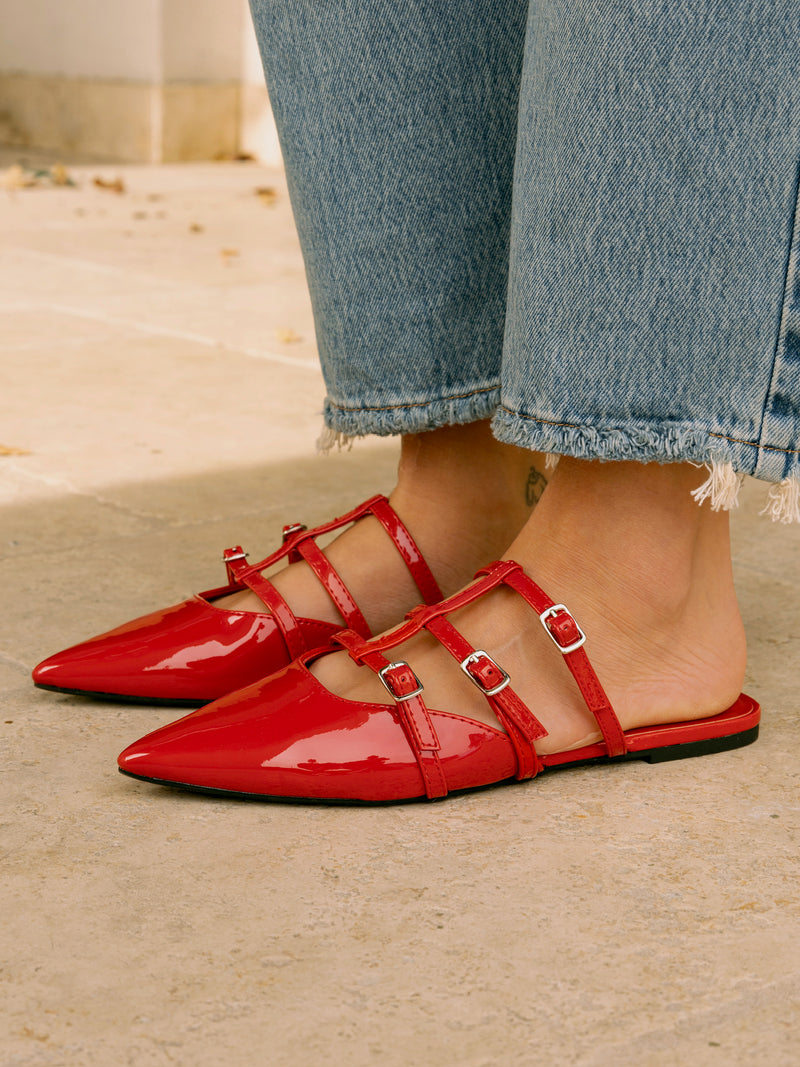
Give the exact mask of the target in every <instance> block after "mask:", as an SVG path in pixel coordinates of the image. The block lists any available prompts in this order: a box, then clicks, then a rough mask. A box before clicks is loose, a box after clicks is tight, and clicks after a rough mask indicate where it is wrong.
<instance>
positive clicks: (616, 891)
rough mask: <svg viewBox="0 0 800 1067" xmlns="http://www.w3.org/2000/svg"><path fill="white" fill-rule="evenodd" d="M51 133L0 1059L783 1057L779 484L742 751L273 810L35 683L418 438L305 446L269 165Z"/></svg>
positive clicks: (316, 514) (797, 963)
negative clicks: (449, 792)
mask: <svg viewBox="0 0 800 1067" xmlns="http://www.w3.org/2000/svg"><path fill="white" fill-rule="evenodd" d="M13 162H14V159H13V158H11V157H8V156H4V155H2V154H0V166H2V167H4V168H7V167H8V165H9V164H11V163H13ZM51 162H53V161H52V160H46V159H37V160H36V161H34V162H33V163H32V164H31V167H30V168H28V169H23V170H22V172H21V173H20V172H19V171H15V172H13V173H12V175H11V178H10V179H9V178H8V177H7V176H8V170H7V169H4V170H2V171H0V179H2V178H3V176H4V175H5V176H6V184H5V185H0V234H1V235H2V238H1V239H0V324H1V325H2V334H0V346H1V347H2V375H1V380H2V388H0V411H1V414H2V418H0V446H1V447H0V453H1V454H0V582H1V583H2V584H1V585H0V588H2V591H3V604H4V610H3V613H2V617H0V678H1V679H2V682H3V684H2V698H0V699H1V701H2V707H0V712H2V714H0V723H1V725H0V729H2V735H0V736H2V739H3V751H4V755H3V774H2V801H1V804H2V809H1V810H2V824H3V826H2V835H1V836H2V849H3V859H2V866H0V882H1V884H2V908H1V909H0V924H1V928H2V935H1V938H0V940H1V941H2V960H3V962H2V971H1V972H0V976H1V977H2V983H3V993H2V1005H3V1007H2V1016H1V1017H2V1020H3V1022H2V1026H1V1027H0V1064H2V1065H3V1067H12V1065H13V1067H61V1065H64V1067H84V1065H86V1067H95V1065H97V1067H107V1065H109V1064H130V1065H132V1067H162V1065H163V1067H167V1065H173V1064H186V1065H189V1064H191V1065H193V1067H218V1065H219V1064H221V1063H227V1064H232V1065H236V1067H238V1065H239V1064H241V1065H245V1064H246V1065H248V1067H249V1065H250V1064H253V1063H265V1064H270V1065H278V1067H283V1065H289V1064H292V1065H295V1064H301V1065H303V1064H315V1063H319V1062H325V1063H331V1064H334V1065H339V1064H342V1065H347V1067H362V1065H369V1064H381V1065H382V1067H417V1065H418V1067H433V1065H436V1067H440V1065H451V1064H452V1065H458V1067H494V1065H496V1064H507V1065H521V1067H525V1065H539V1064H542V1065H545V1064H546V1065H548V1067H549V1065H554V1064H555V1065H562V1064H563V1065H567V1064H570V1065H578V1067H627V1065H630V1067H634V1065H636V1067H674V1065H681V1067H682V1065H687V1067H688V1065H691V1067H717V1065H725V1067H731V1065H743V1067H744V1065H747V1067H762V1065H763V1067H783V1065H786V1067H789V1065H792V1067H794V1065H796V1064H797V1062H798V1052H797V1048H798V1040H799V1039H800V1013H799V1012H798V999H799V997H800V988H799V985H800V983H798V974H799V973H800V942H799V938H798V935H800V890H798V854H797V830H798V806H799V801H798V771H799V768H798V758H797V754H796V744H797V738H798V731H799V730H800V722H799V721H798V699H797V695H796V694H797V671H798V663H799V662H800V655H799V652H800V645H799V644H798V640H797V638H798V635H799V634H800V601H798V597H797V588H798V579H799V578H800V554H799V553H798V549H799V548H800V530H798V529H797V528H795V527H784V526H772V525H770V524H769V523H768V522H767V521H766V520H765V519H763V518H759V516H758V514H757V512H758V509H759V506H760V502H761V501H763V498H764V495H765V493H764V487H763V486H760V485H757V484H755V483H752V484H749V485H747V486H746V488H745V493H744V498H745V499H744V501H743V506H742V508H741V509H740V511H739V512H738V513H737V514H736V516H735V524H734V525H735V547H736V552H735V554H736V574H737V583H738V586H739V589H740V593H741V599H742V606H743V611H744V615H745V620H746V624H747V628H748V632H749V636H750V643H751V654H750V668H749V672H748V683H747V685H748V691H750V692H752V693H753V695H755V696H757V697H758V698H759V699H760V700H761V702H762V704H763V708H764V717H763V725H762V737H761V739H760V740H759V742H758V743H757V744H756V745H754V746H752V747H750V748H747V749H743V750H740V751H737V752H732V753H727V754H721V755H717V756H711V757H707V758H705V759H700V760H692V761H686V762H679V763H671V764H666V765H663V766H654V767H650V766H648V765H646V764H630V765H625V766H615V767H612V768H588V769H583V770H578V771H573V772H572V773H564V774H560V775H559V774H553V775H552V776H551V777H550V776H545V777H543V778H542V779H540V780H538V781H535V782H532V783H529V784H526V785H519V786H514V787H510V788H499V789H495V790H491V791H487V792H484V793H478V794H474V795H468V796H463V797H458V798H455V799H452V800H450V801H448V802H446V803H442V804H431V805H408V806H400V807H394V808H375V809H355V810H354V809H336V808H315V807H300V806H298V807H288V806H287V807H283V806H268V805H259V804H247V803H237V802H230V801H224V800H210V799H207V798H201V797H198V796H194V795H189V794H180V793H175V792H172V791H169V790H166V789H160V788H158V787H154V786H149V785H146V784H144V783H137V782H134V781H131V780H129V779H123V778H122V777H120V776H119V775H118V774H117V773H116V768H115V757H116V754H117V752H118V751H119V750H120V749H121V748H122V747H124V746H125V745H126V744H127V743H129V742H130V741H132V740H134V739H135V738H136V737H138V736H141V735H142V734H144V733H146V732H147V731H149V730H151V729H154V728H155V727H156V726H158V725H160V724H161V723H163V722H165V721H168V720H169V719H170V718H172V717H174V715H173V714H171V713H170V712H169V711H168V710H167V711H165V710H164V709H159V708H153V707H132V706H124V705H113V704H110V703H109V704H107V703H100V702H91V701H86V700H82V699H79V698H78V697H68V696H58V695H56V694H49V693H44V692H40V691H37V690H35V689H34V688H33V687H32V686H31V685H30V683H29V678H28V676H29V671H30V668H31V667H32V666H33V664H34V663H36V662H37V661H38V660H39V659H40V658H42V657H43V656H45V655H47V654H49V653H50V652H52V651H55V650H56V649H57V648H59V647H63V646H64V645H65V644H67V643H71V642H72V641H74V640H78V639H80V638H83V637H86V636H89V635H90V634H92V633H96V632H99V631H100V630H103V629H106V628H108V627H110V626H112V625H114V624H116V623H118V622H121V621H123V620H124V619H126V618H129V617H132V616H134V615H136V614H141V613H142V612H145V611H147V610H149V609H152V608H154V607H157V606H162V605H164V604H166V603H170V602H172V601H175V600H177V599H180V598H182V597H183V596H185V595H188V594H189V593H190V592H193V591H195V590H197V589H201V588H208V587H209V586H212V585H214V584H216V583H217V581H218V579H219V577H220V573H221V564H220V563H219V556H220V550H221V549H222V548H223V547H224V546H225V545H227V544H235V543H239V542H241V543H244V544H245V545H250V546H252V548H253V550H254V551H256V552H258V551H264V552H266V551H267V549H268V548H269V546H270V545H272V544H274V542H275V538H276V536H277V534H278V532H279V530H280V527H281V525H282V524H283V523H284V522H287V521H291V520H295V519H298V518H301V519H304V520H308V521H310V522H316V521H321V520H323V519H325V518H328V517H330V516H331V515H332V514H338V513H341V512H342V511H344V510H346V509H347V508H348V507H350V506H351V505H353V504H355V503H357V502H358V501H360V500H361V499H363V498H364V497H365V496H367V495H369V494H371V493H372V492H375V491H378V490H380V489H388V488H389V487H390V486H391V483H392V471H393V465H394V463H395V459H396V446H395V445H394V444H393V443H392V442H385V441H366V442H363V443H360V444H358V445H357V446H356V447H355V448H354V449H353V450H352V451H351V452H348V453H342V454H334V455H330V456H327V457H317V456H316V455H315V453H314V441H315V438H316V436H317V434H318V432H319V428H320V418H319V410H320V406H321V398H322V393H323V390H322V382H321V377H320V374H319V370H318V368H317V364H316V357H315V349H314V341H313V330H312V323H311V313H310V307H309V302H308V296H307V293H306V290H305V285H304V280H303V271H302V262H301V258H300V253H299V250H298V247H297V242H296V238H295V236H294V231H293V227H292V222H291V216H290V213H289V209H288V202H287V196H286V189H285V183H284V180H283V177H282V175H281V174H280V173H278V172H275V171H268V170H265V169H264V168H262V167H260V166H258V165H256V164H252V163H220V164H208V165H205V164H204V165H184V166H170V167H161V168H157V167H152V168H148V167H109V166H107V165H106V166H92V165H82V166H78V167H73V168H70V169H69V171H68V172H67V175H64V174H63V173H62V172H60V171H59V172H56V177H58V178H61V179H66V178H69V180H71V181H74V182H75V184H74V185H54V184H53V182H52V174H51V173H48V172H47V168H48V166H49V164H50V163H51ZM37 166H38V167H39V170H40V171H41V172H42V173H40V174H39V176H38V177H35V170H36V167H37ZM28 180H30V181H35V182H36V184H33V185H26V184H25V182H26V181H28ZM258 190H260V192H259V191H258ZM265 190H273V192H266V191H265Z"/></svg>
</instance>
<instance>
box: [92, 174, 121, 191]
mask: <svg viewBox="0 0 800 1067" xmlns="http://www.w3.org/2000/svg"><path fill="white" fill-rule="evenodd" d="M92 184H93V185H95V186H96V187H97V188H98V189H105V190H106V191H107V192H109V193H124V192H125V182H124V181H123V180H122V178H101V177H100V176H99V175H98V176H97V177H95V178H93V179H92Z"/></svg>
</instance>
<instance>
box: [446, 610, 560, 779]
mask: <svg viewBox="0 0 800 1067" xmlns="http://www.w3.org/2000/svg"><path fill="white" fill-rule="evenodd" d="M426 629H427V630H429V631H430V632H431V633H432V634H433V636H434V637H435V638H436V639H437V641H439V643H440V644H441V645H443V646H444V647H445V648H446V649H447V651H448V652H449V653H450V655H451V656H453V657H454V658H455V659H457V660H458V662H459V666H460V667H461V669H462V670H463V671H464V673H465V674H466V675H467V677H468V678H470V680H471V681H472V682H473V683H474V684H475V685H476V686H477V688H478V689H479V690H480V691H481V692H482V693H483V695H484V696H485V697H486V699H487V700H488V702H489V705H490V707H491V708H492V710H493V711H494V713H495V715H496V716H497V718H498V719H499V720H500V722H501V723H502V725H503V726H504V727H505V729H506V732H507V733H508V736H509V738H510V739H511V743H512V744H513V746H514V750H515V752H516V754H517V778H533V777H534V775H536V774H538V773H539V771H540V770H541V769H542V765H541V762H540V760H539V756H538V754H537V752H536V749H535V748H534V742H535V741H536V740H537V739H538V738H540V737H546V736H547V730H545V728H544V726H542V724H541V723H540V722H539V720H538V719H537V718H536V716H535V715H534V714H533V712H532V711H531V710H530V709H529V708H528V706H527V705H526V704H524V703H523V702H522V701H521V700H520V698H519V697H518V696H517V694H516V693H515V692H514V690H513V689H512V688H511V685H510V684H509V679H508V675H507V674H506V673H505V671H503V669H502V668H501V667H499V666H498V664H497V663H495V661H494V660H493V659H492V658H491V656H489V655H488V653H486V652H484V651H483V650H482V649H480V650H478V649H475V648H473V647H472V645H471V644H470V643H469V641H467V640H466V638H464V637H463V636H462V635H461V634H460V633H459V632H458V630H457V629H456V628H455V626H453V624H452V623H451V622H449V621H448V620H447V619H444V618H434V619H431V620H430V621H429V622H428V623H427V624H426ZM500 686H502V688H499V687H500ZM493 689H496V690H497V692H494V693H492V690H493Z"/></svg>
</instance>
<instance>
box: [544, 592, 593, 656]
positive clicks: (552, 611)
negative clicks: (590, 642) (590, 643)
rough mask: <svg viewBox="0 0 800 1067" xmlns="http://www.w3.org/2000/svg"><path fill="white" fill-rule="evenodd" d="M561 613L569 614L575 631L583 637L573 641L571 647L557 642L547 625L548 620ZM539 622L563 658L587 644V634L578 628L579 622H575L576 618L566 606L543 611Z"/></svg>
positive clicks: (555, 606)
mask: <svg viewBox="0 0 800 1067" xmlns="http://www.w3.org/2000/svg"><path fill="white" fill-rule="evenodd" d="M560 611H564V612H566V613H567V615H569V617H570V618H571V619H572V621H573V622H574V623H575V629H576V630H577V631H578V633H579V634H580V635H581V636H580V637H579V638H578V640H577V641H573V642H572V644H571V645H560V644H559V643H558V641H556V638H555V635H554V634H553V632H552V630H551V629H550V627H549V626H548V625H547V620H548V619H549V618H550V617H551V616H552V615H557V614H558V613H559V612H560ZM539 622H540V623H541V624H542V626H543V627H544V632H545V633H546V634H547V636H548V637H549V638H550V640H551V641H552V642H553V644H554V645H555V646H556V648H557V649H558V651H559V652H560V653H561V655H562V656H566V654H567V653H568V652H574V651H575V649H577V648H581V646H582V645H584V644H585V643H586V634H585V633H584V632H583V630H582V629H581V628H580V626H578V624H577V622H575V616H574V615H573V614H572V612H571V611H570V610H569V608H567V607H565V605H564V604H553V606H552V608H548V609H547V611H543V612H542V614H541V615H540V616H539Z"/></svg>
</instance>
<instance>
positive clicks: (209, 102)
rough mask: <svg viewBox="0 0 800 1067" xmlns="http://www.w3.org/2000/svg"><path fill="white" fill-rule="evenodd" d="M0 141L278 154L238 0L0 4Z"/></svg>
mask: <svg viewBox="0 0 800 1067" xmlns="http://www.w3.org/2000/svg"><path fill="white" fill-rule="evenodd" d="M0 26H1V27H2V30H1V31H0V143H4V144H7V145H19V146H25V147H37V148H49V149H55V150H58V151H63V152H66V153H69V152H72V153H80V154H89V155H97V156H100V157H104V158H108V159H117V160H125V161H132V162H135V161H147V162H160V161H166V160H180V159H209V158H214V157H215V156H218V155H224V154H234V153H236V152H240V151H246V152H251V153H253V154H254V155H257V156H258V157H259V158H261V159H264V160H265V161H267V162H278V161H279V152H278V147H277V138H276V135H275V130H274V125H273V123H272V117H271V113H270V110H269V104H268V102H267V97H266V90H265V89H264V84H263V75H262V73H261V66H260V60H259V58H258V50H257V48H256V44H255V37H254V35H253V28H252V23H251V20H250V13H249V10H248V7H247V3H246V0H66V2H65V0H0Z"/></svg>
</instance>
